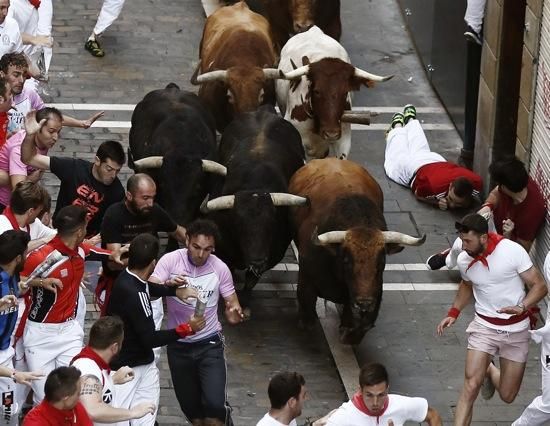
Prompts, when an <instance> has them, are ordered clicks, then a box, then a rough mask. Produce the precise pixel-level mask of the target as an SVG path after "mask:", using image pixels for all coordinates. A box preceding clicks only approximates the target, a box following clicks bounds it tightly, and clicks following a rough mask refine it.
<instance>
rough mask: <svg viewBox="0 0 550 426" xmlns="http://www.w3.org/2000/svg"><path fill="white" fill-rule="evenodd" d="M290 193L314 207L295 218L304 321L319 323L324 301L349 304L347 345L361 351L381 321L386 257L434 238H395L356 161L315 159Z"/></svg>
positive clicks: (344, 321)
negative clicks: (320, 301)
mask: <svg viewBox="0 0 550 426" xmlns="http://www.w3.org/2000/svg"><path fill="white" fill-rule="evenodd" d="M289 192H290V193H292V194H295V195H299V196H301V197H306V198H308V199H309V202H310V206H309V207H295V208H293V211H292V218H293V221H294V226H295V229H296V238H295V241H296V243H297V245H298V251H299V254H300V259H299V262H300V272H299V276H298V303H299V310H300V320H301V321H302V322H303V323H304V325H311V324H312V323H313V322H314V321H315V318H316V310H315V305H316V300H317V297H322V298H324V299H327V300H330V301H332V302H334V303H338V304H342V305H343V312H342V318H341V324H340V338H341V340H342V342H343V343H347V344H358V343H359V342H360V341H361V339H362V338H363V336H364V335H365V333H366V332H367V331H368V330H369V329H371V328H372V327H374V324H375V321H376V318H377V317H378V311H379V309H380V303H381V301H382V276H383V272H384V268H385V265H386V254H393V253H397V252H399V251H401V250H403V245H420V244H423V243H424V241H425V238H426V237H425V236H424V237H422V238H416V237H411V236H409V235H406V234H402V233H399V232H392V231H387V226H386V221H385V219H384V215H383V205H384V199H383V195H382V190H381V189H380V186H379V185H378V183H377V182H376V180H374V178H373V177H372V176H371V175H370V174H369V173H368V172H367V171H366V170H365V169H364V168H363V167H361V166H359V165H358V164H355V163H353V162H351V161H347V160H337V159H335V158H327V159H324V160H313V161H311V162H310V163H308V164H306V165H305V166H304V167H302V168H301V169H300V170H298V171H297V172H296V173H295V174H294V176H293V177H292V179H291V181H290V185H289Z"/></svg>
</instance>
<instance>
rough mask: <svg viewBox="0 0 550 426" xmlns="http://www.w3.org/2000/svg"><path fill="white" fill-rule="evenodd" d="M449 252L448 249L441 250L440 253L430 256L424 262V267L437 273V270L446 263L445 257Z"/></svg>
mask: <svg viewBox="0 0 550 426" xmlns="http://www.w3.org/2000/svg"><path fill="white" fill-rule="evenodd" d="M450 251H451V249H450V248H448V249H446V250H443V251H442V252H440V253H435V254H432V255H431V256H430V257H428V259H427V260H426V266H427V267H428V269H431V270H432V271H437V270H438V269H441V268H443V267H444V266H445V265H446V263H445V259H446V258H447V255H448V254H449V252H450Z"/></svg>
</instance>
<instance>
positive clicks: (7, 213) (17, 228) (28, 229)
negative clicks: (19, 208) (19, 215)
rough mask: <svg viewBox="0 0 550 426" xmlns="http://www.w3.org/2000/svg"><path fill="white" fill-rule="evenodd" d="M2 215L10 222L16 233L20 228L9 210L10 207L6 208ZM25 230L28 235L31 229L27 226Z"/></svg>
mask: <svg viewBox="0 0 550 426" xmlns="http://www.w3.org/2000/svg"><path fill="white" fill-rule="evenodd" d="M2 214H3V215H4V216H6V217H7V218H8V220H9V221H10V223H11V226H12V227H13V229H15V230H16V231H19V230H20V229H21V227H20V226H19V223H17V219H16V218H15V214H14V213H13V211H12V210H11V207H10V206H8V207H6V208H5V209H4V212H3V213H2ZM25 230H26V231H27V234H30V232H31V228H30V226H29V225H27V226H26V227H25Z"/></svg>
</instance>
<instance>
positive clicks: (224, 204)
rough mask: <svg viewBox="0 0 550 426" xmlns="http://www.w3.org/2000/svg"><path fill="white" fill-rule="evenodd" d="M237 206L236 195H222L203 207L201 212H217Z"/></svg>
mask: <svg viewBox="0 0 550 426" xmlns="http://www.w3.org/2000/svg"><path fill="white" fill-rule="evenodd" d="M234 204H235V196H234V195H222V196H221V197H218V198H214V199H213V200H210V201H208V202H206V203H203V204H202V205H201V212H202V213H208V212H213V211H216V210H227V209H232V208H233V205H234Z"/></svg>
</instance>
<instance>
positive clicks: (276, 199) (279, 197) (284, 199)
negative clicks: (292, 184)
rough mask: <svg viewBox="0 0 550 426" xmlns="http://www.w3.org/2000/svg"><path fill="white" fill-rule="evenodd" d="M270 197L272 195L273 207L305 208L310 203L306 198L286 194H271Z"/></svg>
mask: <svg viewBox="0 0 550 426" xmlns="http://www.w3.org/2000/svg"><path fill="white" fill-rule="evenodd" d="M269 195H271V200H272V201H273V205H274V206H277V207H285V206H304V205H307V204H308V203H309V200H308V199H307V198H305V197H300V196H299V195H293V194H288V193H286V192H271V193H270V194H269Z"/></svg>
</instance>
